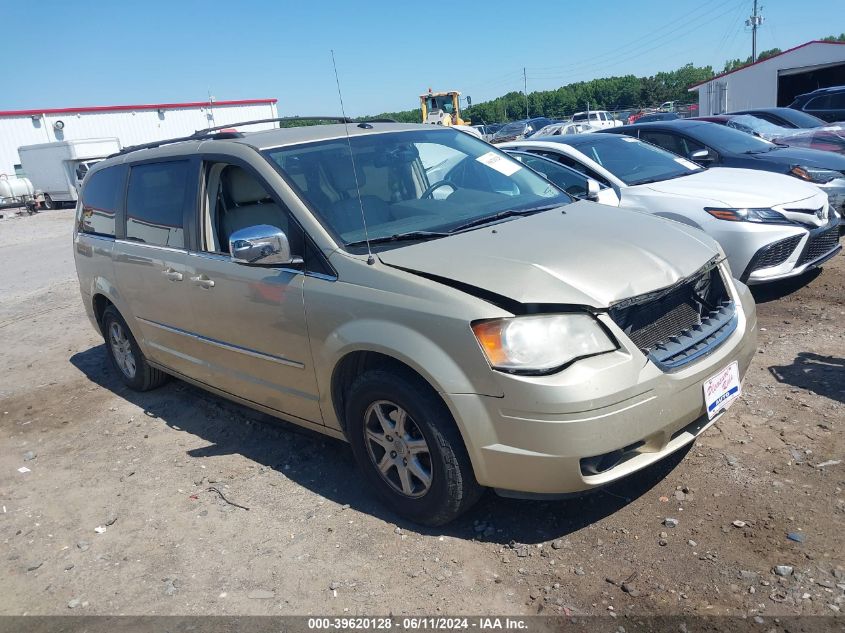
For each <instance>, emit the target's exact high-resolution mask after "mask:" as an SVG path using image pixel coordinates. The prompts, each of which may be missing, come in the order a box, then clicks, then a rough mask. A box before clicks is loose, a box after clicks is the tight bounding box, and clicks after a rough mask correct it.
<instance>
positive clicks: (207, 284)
mask: <svg viewBox="0 0 845 633" xmlns="http://www.w3.org/2000/svg"><path fill="white" fill-rule="evenodd" d="M191 281H193V282H194V283H195V284H197V285H199V286H202V287H203V288H213V287H214V280H213V279H209V278H208V277H206V276H205V275H197V276H196V277H191Z"/></svg>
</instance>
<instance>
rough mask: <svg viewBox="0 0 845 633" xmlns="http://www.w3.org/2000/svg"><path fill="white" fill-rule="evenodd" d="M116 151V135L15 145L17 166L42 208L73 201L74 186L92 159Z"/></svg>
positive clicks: (92, 162)
mask: <svg viewBox="0 0 845 633" xmlns="http://www.w3.org/2000/svg"><path fill="white" fill-rule="evenodd" d="M119 151H120V141H118V139H116V138H89V139H78V140H73V141H57V142H55V143H39V144H38V145H24V146H22V147H19V148H18V155H19V156H20V159H21V167H22V168H23V172H24V173H25V174H26V176H27V178H29V179H30V180H31V181H32V186H33V187H35V190H36V191H37V192H40V193H42V194H43V196H44V202H43V206H44V208H46V209H51V208H53V207H61V206H63V205H65V204H76V199H77V188H78V186H79V184H80V183H81V182H82V179H83V178H85V174H87V173H88V170H89V169H90V168H91V166H92V165H94V163H96V162H97V161H100V160H102V159H104V158H105V157H106V156H108V155H110V154H114V153H115V152H119Z"/></svg>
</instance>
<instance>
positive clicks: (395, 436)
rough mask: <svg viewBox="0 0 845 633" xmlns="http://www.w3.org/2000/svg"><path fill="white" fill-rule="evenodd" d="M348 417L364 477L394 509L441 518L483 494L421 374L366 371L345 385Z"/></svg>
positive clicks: (423, 520) (432, 522)
mask: <svg viewBox="0 0 845 633" xmlns="http://www.w3.org/2000/svg"><path fill="white" fill-rule="evenodd" d="M346 421H347V428H346V433H347V437H348V438H349V441H350V444H351V445H352V452H353V453H354V454H355V459H356V461H357V462H358V465H359V467H360V468H361V470H362V471H363V474H364V477H365V479H366V480H367V482H368V483H369V484H370V485H371V486H372V487H373V488H375V489H376V491H377V492H378V494H379V496H380V497H381V498H382V499H383V500H384V501H385V503H386V504H387V505H388V506H390V508H391V509H393V510H394V511H395V512H396V513H397V514H399V515H401V516H403V517H405V518H408V519H410V520H411V521H414V522H416V523H420V524H423V525H429V526H437V525H443V524H445V523H448V522H450V521H452V520H453V519H454V518H456V517H457V516H459V515H460V514H462V513H463V512H466V511H467V510H468V509H469V508H470V507H472V505H473V504H474V503H475V502H476V501H478V499H479V497H480V496H481V494H482V492H483V490H484V489H483V488H482V487H481V486H480V485H479V484H478V483H477V482H476V480H475V476H474V474H473V471H472V464H471V463H470V460H469V456H468V455H467V452H466V448H465V446H464V443H463V440H462V438H461V435H460V433H459V432H458V429H457V426H456V425H455V421H454V419H453V418H452V415H451V414H450V412H449V409H448V408H447V407H446V405H445V404H444V402H443V400H442V399H441V398H440V396H439V395H438V394H437V393H436V392H435V391H434V390H433V389H432V388H431V387H430V386H429V385H428V384H427V383H425V382H424V381H422V380H421V379H419V378H417V377H415V376H411V375H405V374H401V375H400V374H396V373H392V372H389V371H385V370H371V371H368V372H366V373H364V374H363V375H361V376H360V377H359V378H358V379H357V380H356V381H355V382H354V383H353V384H352V386H351V387H350V389H349V393H348V397H347V404H346Z"/></svg>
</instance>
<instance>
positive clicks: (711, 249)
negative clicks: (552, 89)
mask: <svg viewBox="0 0 845 633" xmlns="http://www.w3.org/2000/svg"><path fill="white" fill-rule="evenodd" d="M228 127H231V126H228ZM347 134H348V136H347ZM154 145H157V146H155V147H151V146H148V147H146V148H143V149H134V150H132V149H130V150H124V151H123V152H122V153H121V154H120V155H118V156H115V157H112V158H110V159H107V160H104V161H103V162H101V163H99V164H97V165H96V166H94V167H93V168H92V170H91V172H90V173H89V174H88V176H87V177H86V179H85V182H84V184H83V190H82V196H81V201H80V203H79V206H78V220H77V225H76V230H75V232H74V242H75V258H76V267H77V272H78V275H79V282H80V289H81V292H82V300H83V302H84V304H85V308H86V309H87V311H88V314H89V316H90V318H91V321H92V323H93V324H94V326H95V327H96V328H97V329H98V330H99V331H100V332H102V334H103V336H104V337H105V340H106V343H107V349H108V353H109V355H110V357H111V360H112V361H113V364H114V366H115V368H116V370H117V372H118V374H119V375H120V377H121V378H122V379H123V381H124V382H125V383H126V384H127V385H128V386H129V387H131V388H133V389H138V390H146V389H151V388H154V387H157V386H159V385H161V384H162V383H163V382H164V381H165V379H166V378H167V376H168V375H173V376H177V377H179V378H181V379H183V380H186V381H189V382H191V383H194V384H196V385H199V386H201V387H204V388H206V389H209V390H211V391H213V392H215V393H217V394H220V395H221V396H224V397H226V398H230V399H232V400H235V401H237V402H240V403H242V404H246V405H248V406H251V407H255V408H256V409H259V410H262V411H265V412H267V413H270V414H272V415H275V416H278V417H280V418H283V419H286V420H289V421H292V422H294V423H296V424H299V425H302V426H304V427H308V428H310V429H315V430H317V431H320V432H322V433H325V434H327V435H330V436H333V437H336V438H340V439H345V440H347V441H348V442H349V443H350V445H351V447H352V451H353V453H354V455H355V457H356V460H357V462H358V463H359V465H360V467H361V471H362V475H363V478H364V479H365V481H366V482H367V483H368V485H369V486H371V487H372V488H373V489H375V490H376V491H377V492H378V493H379V494H380V495H381V497H382V498H383V499H384V500H385V501H386V502H387V504H389V506H390V507H391V508H393V509H394V510H395V511H396V512H397V513H399V514H401V515H403V516H405V517H408V518H410V519H412V520H414V521H418V522H420V523H425V524H431V525H436V524H442V523H445V522H447V521H449V520H451V519H452V518H454V517H455V516H457V515H458V514H459V513H461V512H462V511H464V510H466V509H467V508H469V507H470V506H471V505H472V504H473V502H475V501H476V500H477V499H478V497H479V496H480V494H481V492H482V491H483V489H484V488H485V487H491V488H495V489H497V490H498V491H499V492H501V493H502V494H505V495H523V496H524V495H528V496H545V495H559V494H561V493H571V492H577V491H583V490H589V489H591V488H595V487H598V486H603V485H605V484H608V483H610V482H612V481H615V480H618V479H619V478H621V477H624V476H626V475H630V474H631V473H634V472H636V471H638V470H640V469H642V468H644V467H645V466H647V465H649V464H652V463H654V462H656V461H658V460H660V459H662V458H664V457H666V456H667V455H669V454H670V453H673V452H674V451H677V450H678V449H679V448H681V447H683V446H685V445H687V444H689V443H690V442H692V441H693V440H694V439H695V438H696V437H697V436H699V435H700V434H701V433H702V432H703V431H704V430H705V429H707V428H708V427H709V426H710V425H712V424H713V423H714V422H715V421H716V420H717V419H718V418H719V416H720V415H721V414H722V412H723V411H724V410H725V409H726V407H727V406H728V405H729V404H730V403H731V402H733V401H734V400H735V399H736V397H737V396H738V395H739V392H740V380H741V378H742V376H743V375H744V373H745V371H746V369H747V368H748V365H749V363H750V361H751V358H752V357H753V355H754V352H755V341H756V315H755V308H754V302H753V300H752V298H751V296H750V294H749V292H748V289H747V288H746V287H745V286H744V285H743V284H741V283H739V282H737V281H735V280H733V279H732V278H731V276H730V274H729V272H728V268H727V266H726V264H725V261H724V254H723V253H722V252H721V251H720V250H719V248H718V246H717V245H716V243H715V242H714V241H713V240H711V239H710V238H709V237H707V236H706V235H705V234H703V233H701V232H700V231H697V230H695V229H692V228H689V227H684V226H682V225H680V224H677V223H674V222H669V221H666V220H663V219H660V218H657V217H652V216H649V215H646V214H642V213H636V212H631V211H626V210H621V209H614V208H607V207H600V206H597V205H595V204H594V203H592V202H589V201H578V202H575V201H573V199H572V198H570V197H569V196H568V195H567V194H566V193H564V192H562V191H561V190H560V189H558V188H557V187H555V186H554V185H553V184H552V183H550V182H549V181H547V180H545V179H544V178H542V177H541V176H539V175H538V174H536V173H535V172H534V171H532V170H531V169H529V168H527V167H525V166H524V165H522V164H521V163H520V162H518V161H516V160H514V159H512V158H510V157H509V156H507V155H506V154H504V153H502V152H500V151H499V150H497V149H495V148H493V147H491V146H490V145H487V144H486V143H484V142H482V141H479V140H478V139H476V138H473V137H471V136H469V135H467V134H463V133H461V132H458V131H455V130H450V129H448V128H436V127H434V126H420V125H401V124H392V123H377V122H373V123H360V124H352V125H349V126H348V128H347V126H344V125H321V126H311V127H296V128H287V129H276V130H272V131H265V132H256V133H242V132H232V131H227V132H219V131H216V130H209V131H206V132H203V133H198V134H197V135H195V136H193V137H190V138H188V139H182V140H180V141H178V142H162V143H158V144H154Z"/></svg>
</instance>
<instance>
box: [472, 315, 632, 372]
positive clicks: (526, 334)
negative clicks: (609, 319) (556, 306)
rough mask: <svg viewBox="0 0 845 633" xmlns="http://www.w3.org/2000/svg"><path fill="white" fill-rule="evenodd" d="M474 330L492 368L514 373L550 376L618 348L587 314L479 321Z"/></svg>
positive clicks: (473, 327)
mask: <svg viewBox="0 0 845 633" xmlns="http://www.w3.org/2000/svg"><path fill="white" fill-rule="evenodd" d="M472 331H473V332H474V333H475V337H476V338H477V339H478V343H479V344H480V345H481V349H482V350H484V355H485V356H486V357H487V360H488V361H489V363H490V366H491V367H493V368H494V369H500V370H502V371H508V372H513V373H528V374H539V373H550V372H552V371H554V370H557V369H559V368H562V367H563V366H564V365H567V364H569V363H571V362H572V361H574V360H576V359H578V358H584V357H585V356H595V355H596V354H603V353H605V352H612V351H613V350H615V349H616V347H617V346H616V343H615V342H614V341H612V340H611V339H610V337H609V336H608V334H607V333H606V332H605V330H604V329H603V328H602V326H601V325H600V324H599V322H598V321H597V320H596V319H595V318H593V317H592V316H591V315H589V314H583V313H574V314H548V315H536V316H518V317H512V318H506V319H494V320H491V321H476V322H475V323H473V324H472Z"/></svg>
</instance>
